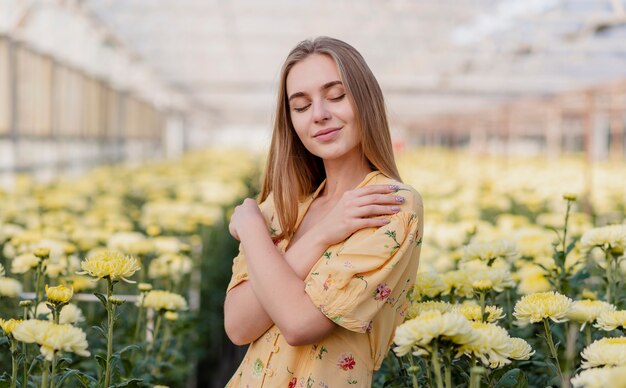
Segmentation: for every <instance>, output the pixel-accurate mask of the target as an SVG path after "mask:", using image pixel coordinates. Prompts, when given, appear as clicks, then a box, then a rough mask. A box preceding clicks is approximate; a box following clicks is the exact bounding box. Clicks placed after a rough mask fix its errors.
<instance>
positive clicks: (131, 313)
mask: <svg viewBox="0 0 626 388" xmlns="http://www.w3.org/2000/svg"><path fill="white" fill-rule="evenodd" d="M398 163H399V167H400V171H401V175H402V176H403V178H404V179H405V182H407V183H409V184H411V185H413V186H414V187H415V188H417V189H418V191H420V193H421V194H422V196H423V198H424V204H425V231H424V238H423V242H422V256H421V262H420V269H419V274H418V277H417V279H418V280H417V284H416V286H415V288H414V289H413V291H412V293H411V294H410V295H409V297H408V299H407V301H406V303H404V306H403V314H404V315H405V323H404V324H402V325H401V326H400V327H399V328H398V329H397V331H396V336H395V339H394V343H393V344H392V351H390V353H389V355H388V357H387V358H386V360H385V362H384V363H383V366H382V368H381V370H380V371H379V372H378V373H377V374H376V375H375V377H374V386H377V387H383V386H385V387H415V386H420V387H438V388H439V387H463V386H466V387H468V386H469V387H479V386H480V387H524V386H529V387H546V386H554V387H557V386H561V387H565V386H569V385H573V386H575V387H606V386H620V385H619V384H620V383H621V384H624V382H626V339H625V338H626V337H624V331H625V330H626V329H625V326H626V311H625V310H624V308H625V302H624V298H625V297H626V292H624V291H623V290H622V288H623V283H624V282H623V280H622V279H623V278H624V274H625V273H626V260H624V248H626V225H625V224H624V222H625V221H626V218H625V214H626V185H624V183H623V182H626V168H624V167H625V166H624V165H623V164H617V163H615V164H600V163H598V164H595V165H594V166H593V167H588V166H586V165H585V163H584V162H583V161H582V159H578V158H575V157H572V158H565V159H559V160H543V159H541V160H540V159H527V158H512V157H509V158H506V159H504V158H492V157H474V156H470V155H467V154H464V153H459V152H456V153H454V152H447V151H441V150H418V151H411V152H405V153H403V154H401V155H400V156H399V157H398ZM261 165H262V163H261V162H259V160H258V159H257V158H255V157H253V156H251V155H249V154H247V153H245V152H241V151H232V150H230V151H224V150H222V151H215V150H211V151H209V152H202V153H193V154H189V155H187V156H185V157H184V158H183V159H181V160H177V161H171V162H167V163H154V164H148V165H143V166H140V167H135V168H130V167H124V168H122V167H106V168H104V167H103V168H100V169H97V170H94V171H92V172H90V173H89V174H88V175H86V176H84V177H81V178H77V179H59V180H57V181H54V182H50V183H47V184H40V183H37V182H34V181H33V180H32V179H30V178H29V177H27V176H24V177H20V179H18V180H17V183H16V185H15V187H14V188H13V189H11V190H9V191H4V192H0V203H1V205H0V244H1V248H2V249H1V255H0V265H2V267H1V269H0V275H1V276H0V318H1V319H2V320H1V321H0V326H1V328H2V331H3V333H2V337H1V339H0V374H1V376H0V386H9V387H26V386H36V387H48V386H50V387H102V386H107V387H108V386H116V387H126V386H128V387H132V386H141V387H144V386H146V387H147V386H159V385H161V386H170V387H183V386H186V385H187V383H188V381H189V379H190V376H193V374H194V373H193V368H194V366H195V362H197V360H198V359H199V358H200V357H202V356H205V355H206V353H207V352H208V353H215V356H214V357H216V358H219V357H220V351H219V349H220V344H221V343H223V342H224V338H225V337H224V333H223V328H222V318H221V310H222V303H223V296H224V290H225V284H224V282H225V281H227V279H228V277H229V276H230V266H231V261H230V260H231V259H232V257H234V255H235V249H236V244H235V242H234V241H233V240H232V238H231V237H230V236H229V234H228V231H227V228H226V226H227V225H226V223H227V221H226V220H227V218H228V214H229V211H230V209H232V207H233V205H235V204H238V203H239V201H240V200H241V199H242V198H243V197H245V196H249V195H253V194H254V192H255V190H256V187H258V183H259V182H258V180H259V175H260V166H261ZM216 349H217V350H216ZM227 372H228V371H226V372H224V373H226V374H228V373H227ZM205 373H210V372H205ZM227 377H228V376H226V378H227ZM212 378H214V379H218V377H217V376H214V377H208V379H209V380H210V379H212ZM220 378H223V376H221V377H220ZM216 381H217V380H216ZM615 384H617V385H615ZM222 385H223V383H222ZM200 386H202V385H200ZM622 386H624V385H622Z"/></svg>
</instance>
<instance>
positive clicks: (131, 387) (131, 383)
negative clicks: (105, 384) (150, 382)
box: [111, 379, 143, 388]
mask: <svg viewBox="0 0 626 388" xmlns="http://www.w3.org/2000/svg"><path fill="white" fill-rule="evenodd" d="M140 383H143V380H141V379H131V380H128V381H124V382H123V383H119V384H115V385H111V388H122V387H128V388H141V385H140Z"/></svg>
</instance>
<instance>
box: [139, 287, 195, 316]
mask: <svg viewBox="0 0 626 388" xmlns="http://www.w3.org/2000/svg"><path fill="white" fill-rule="evenodd" d="M143 305H144V307H149V308H153V309H155V310H169V311H176V310H186V309H187V301H186V300H185V298H183V297H182V296H180V295H178V294H174V293H173V292H168V291H161V290H152V291H150V292H148V293H147V294H146V296H145V297H144V299H143Z"/></svg>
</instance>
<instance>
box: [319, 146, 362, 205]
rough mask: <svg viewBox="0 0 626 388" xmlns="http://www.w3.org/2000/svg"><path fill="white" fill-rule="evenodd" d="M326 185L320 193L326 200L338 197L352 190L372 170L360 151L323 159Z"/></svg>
mask: <svg viewBox="0 0 626 388" xmlns="http://www.w3.org/2000/svg"><path fill="white" fill-rule="evenodd" d="M324 170H325V171H326V185H325V186H324V188H323V189H322V192H321V193H320V195H319V196H320V197H323V198H324V199H325V200H326V201H332V200H336V199H339V197H341V195H342V194H343V193H344V192H346V191H348V190H353V189H354V188H355V187H356V186H357V185H358V184H359V183H361V181H362V180H363V178H365V176H366V175H367V174H369V173H370V172H372V169H371V168H370V166H369V163H368V162H367V160H366V159H365V158H364V157H362V156H361V152H360V151H359V152H352V153H350V155H345V156H344V157H342V158H340V159H333V160H324Z"/></svg>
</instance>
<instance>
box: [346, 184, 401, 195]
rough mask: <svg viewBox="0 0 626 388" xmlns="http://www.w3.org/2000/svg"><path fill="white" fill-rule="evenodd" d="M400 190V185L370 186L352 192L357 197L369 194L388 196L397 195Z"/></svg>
mask: <svg viewBox="0 0 626 388" xmlns="http://www.w3.org/2000/svg"><path fill="white" fill-rule="evenodd" d="M399 189H400V186H398V185H369V186H364V187H359V188H358V189H354V190H352V192H353V193H354V194H355V195H356V196H357V197H362V196H364V195H369V194H388V193H395V192H396V191H398V190H399Z"/></svg>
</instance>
